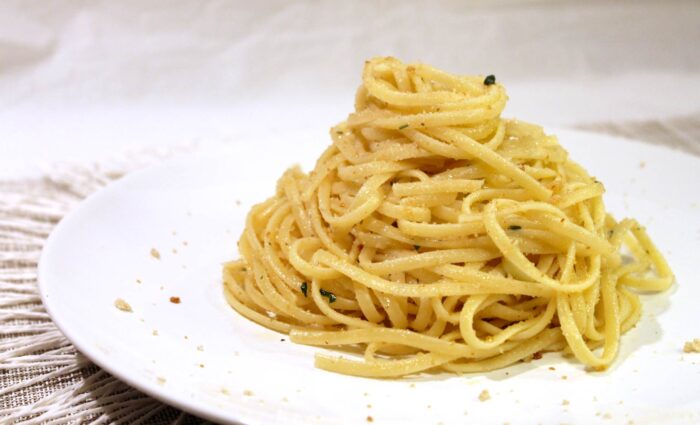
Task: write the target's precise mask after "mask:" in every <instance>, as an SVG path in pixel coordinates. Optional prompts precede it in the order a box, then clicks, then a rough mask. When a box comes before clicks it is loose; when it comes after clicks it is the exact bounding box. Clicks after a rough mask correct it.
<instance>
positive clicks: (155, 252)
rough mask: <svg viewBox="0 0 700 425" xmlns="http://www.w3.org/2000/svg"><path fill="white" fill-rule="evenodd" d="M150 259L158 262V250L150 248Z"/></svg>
mask: <svg viewBox="0 0 700 425" xmlns="http://www.w3.org/2000/svg"><path fill="white" fill-rule="evenodd" d="M151 257H153V258H155V259H156V260H160V252H158V250H157V249H155V248H151Z"/></svg>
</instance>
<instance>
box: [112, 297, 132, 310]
mask: <svg viewBox="0 0 700 425" xmlns="http://www.w3.org/2000/svg"><path fill="white" fill-rule="evenodd" d="M114 306H115V307H116V308H118V309H119V310H121V311H125V312H127V313H131V312H133V311H134V310H133V309H132V308H131V306H130V305H129V303H128V302H126V301H124V300H123V299H121V298H117V299H116V300H114Z"/></svg>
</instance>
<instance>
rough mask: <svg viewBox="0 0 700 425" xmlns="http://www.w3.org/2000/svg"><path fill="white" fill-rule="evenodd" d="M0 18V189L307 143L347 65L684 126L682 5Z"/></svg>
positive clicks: (60, 11)
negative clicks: (3, 182) (253, 146)
mask: <svg viewBox="0 0 700 425" xmlns="http://www.w3.org/2000/svg"><path fill="white" fill-rule="evenodd" d="M580 3H582V4H577V2H566V1H496V2H486V1H483V2H478V1H471V2H470V1H436V2H427V1H426V2H410V1H369V0H367V1H324V0H306V1H297V2H287V1H261V0H256V1H245V2H244V1H241V2H236V1H223V0H212V1H184V0H183V1H174V0H173V1H141V0H128V1H118V2H114V1H112V2H109V1H92V2H86V1H78V0H57V1H20V0H10V1H7V0H4V1H3V2H2V3H0V178H4V179H7V178H12V179H16V178H23V177H26V176H30V175H36V174H37V173H38V172H39V171H40V170H42V169H45V168H46V166H47V164H51V163H54V162H56V161H58V160H71V161H87V160H97V159H100V158H108V157H109V156H110V155H114V154H115V153H116V152H122V151H125V150H137V149H141V148H144V147H149V146H150V147H153V146H158V147H163V146H175V145H182V144H187V143H192V142H198V143H218V142H220V141H227V142H233V143H235V142H239V143H253V142H259V143H271V144H272V143H275V142H273V141H272V140H275V139H276V140H277V142H279V141H280V140H283V138H284V134H285V133H287V132H304V134H307V135H308V138H309V140H310V143H325V140H326V137H327V136H326V132H327V129H328V127H330V125H331V124H333V123H335V122H337V121H340V120H342V119H344V118H345V116H346V115H347V113H348V112H350V110H351V108H352V102H353V96H354V91H355V89H356V87H357V86H358V84H359V82H360V72H361V69H362V65H363V62H364V60H365V59H367V58H370V57H372V56H376V55H393V56H396V57H399V58H400V59H402V60H404V61H423V62H428V63H431V64H434V65H436V66H438V67H442V68H444V69H445V70H447V71H451V72H455V73H465V74H491V73H493V74H495V75H496V76H497V78H498V80H499V81H501V82H503V83H504V84H505V85H506V88H507V89H508V93H509V95H510V99H511V100H510V103H509V106H508V107H507V109H506V114H507V115H509V116H517V117H519V118H523V119H526V120H531V121H536V122H539V123H542V124H547V125H558V126H567V125H574V124H584V123H591V122H602V121H618V120H630V119H631V120H636V119H649V118H654V119H659V118H661V119H663V118H664V117H670V116H678V115H685V114H691V113H697V112H700V53H698V52H699V50H698V47H697V43H698V40H700V2H698V1H685V2H683V1H667V2H661V1H636V2H631V1H620V2H613V1H592V2H587V3H586V4H583V2H580Z"/></svg>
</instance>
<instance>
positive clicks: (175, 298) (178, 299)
mask: <svg viewBox="0 0 700 425" xmlns="http://www.w3.org/2000/svg"><path fill="white" fill-rule="evenodd" d="M170 302H171V303H173V304H180V297H170Z"/></svg>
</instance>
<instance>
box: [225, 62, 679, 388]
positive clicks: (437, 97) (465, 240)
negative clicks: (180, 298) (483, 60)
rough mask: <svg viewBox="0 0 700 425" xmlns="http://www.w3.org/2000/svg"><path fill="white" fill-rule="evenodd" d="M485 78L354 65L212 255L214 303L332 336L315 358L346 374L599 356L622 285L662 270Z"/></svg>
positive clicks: (642, 240) (616, 338)
mask: <svg viewBox="0 0 700 425" xmlns="http://www.w3.org/2000/svg"><path fill="white" fill-rule="evenodd" d="M494 80H495V79H494V78H493V76H489V77H487V78H484V77H477V76H456V75H451V74H448V73H445V72H443V71H440V70H438V69H436V68H433V67H431V66H428V65H424V64H414V65H406V64H404V63H402V62H400V61H399V60H397V59H394V58H375V59H373V60H370V61H368V62H366V63H365V67H364V71H363V74H362V85H361V86H360V88H359V90H358V92H357V95H356V100H355V112H353V113H352V114H350V115H349V117H348V118H347V120H346V121H344V122H342V123H340V124H338V125H337V126H335V127H333V128H332V129H331V131H330V135H331V138H332V144H331V145H330V146H329V147H328V149H326V151H325V152H324V153H323V154H322V155H321V157H320V158H319V159H318V162H317V163H316V167H315V168H314V169H313V170H312V171H311V172H310V173H309V174H305V173H304V172H302V171H301V170H300V169H299V168H298V167H293V168H291V169H289V170H288V171H287V172H285V173H284V174H283V175H282V177H281V178H280V179H279V182H278V185H277V189H276V193H275V195H274V196H272V197H271V198H269V199H268V200H266V201H265V202H262V203H261V204H258V205H256V206H254V207H253V208H252V210H251V211H250V213H249V215H248V218H247V222H246V226H245V230H244V231H243V234H242V236H241V238H240V241H239V251H240V255H241V258H240V259H238V260H235V261H232V262H229V263H227V264H226V265H225V266H224V270H223V279H224V286H225V291H224V292H225V295H226V298H227V300H228V302H229V303H230V305H231V306H232V307H233V308H234V309H235V310H236V311H238V312H239V313H240V314H242V315H243V316H245V317H247V318H248V319H250V320H253V321H255V322H257V323H259V324H261V325H263V326H266V327H268V328H271V329H274V330H277V331H280V332H284V333H288V334H289V335H290V338H291V340H292V341H294V342H297V343H300V344H308V345H316V346H325V347H335V348H338V349H339V350H338V351H339V352H338V354H337V355H317V356H316V366H318V367H320V368H322V369H327V370H330V371H334V372H339V373H344V374H350V375H359V376H369V377H398V376H403V375H407V374H413V373H417V372H421V371H426V370H445V371H450V372H457V373H463V372H483V371H489V370H493V369H497V368H502V367H505V366H508V365H510V364H513V363H516V362H518V361H521V360H525V359H529V358H532V356H533V355H536V354H539V353H542V352H547V351H564V352H568V353H571V354H573V355H574V356H575V357H576V358H577V359H578V360H579V361H580V362H581V363H584V364H585V365H588V366H589V367H591V368H593V369H597V370H600V369H604V368H605V367H606V366H608V365H610V363H611V362H612V361H613V360H614V358H615V355H616V353H617V351H618V347H619V343H620V337H621V335H622V334H623V333H625V332H626V331H627V330H629V329H630V328H632V327H633V326H634V325H635V323H636V322H637V321H638V320H639V317H640V312H641V306H640V301H639V296H638V295H637V292H638V291H640V290H641V291H662V290H664V289H666V288H668V287H669V286H670V285H671V284H672V283H673V275H672V272H671V270H670V269H669V267H668V265H667V263H666V262H665V260H664V258H663V257H662V255H661V254H660V253H659V251H658V250H657V249H656V248H655V246H654V244H653V243H652V241H651V240H650V239H649V237H648V236H647V234H646V232H645V230H644V228H643V227H641V226H640V225H639V224H638V223H637V222H636V221H634V220H633V219H624V220H622V221H616V220H615V219H614V218H613V217H612V216H611V215H610V214H608V213H607V212H606V210H605V205H604V203H603V198H602V196H603V193H604V187H603V184H602V183H601V182H599V181H597V180H596V179H595V178H593V177H591V176H589V175H588V173H587V172H586V170H584V169H583V168H582V167H581V166H579V165H578V164H576V163H575V162H573V161H572V160H571V159H569V157H568V154H567V152H566V151H565V150H564V149H563V148H562V147H561V146H560V145H559V143H558V142H557V139H556V137H555V136H552V135H547V134H545V133H544V131H543V130H542V128H540V127H538V126H536V125H533V124H528V123H524V122H521V121H517V120H509V119H504V118H501V112H502V110H503V108H504V106H505V104H506V100H507V96H506V92H505V90H504V88H503V87H502V86H501V85H500V84H497V83H495V81H494ZM341 351H342V352H341ZM361 354H363V356H362V355H361Z"/></svg>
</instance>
